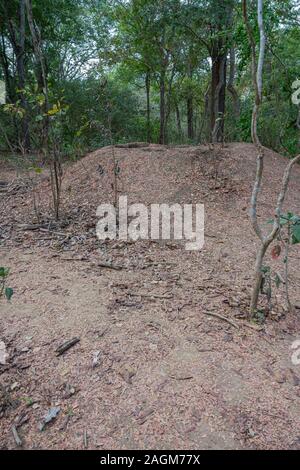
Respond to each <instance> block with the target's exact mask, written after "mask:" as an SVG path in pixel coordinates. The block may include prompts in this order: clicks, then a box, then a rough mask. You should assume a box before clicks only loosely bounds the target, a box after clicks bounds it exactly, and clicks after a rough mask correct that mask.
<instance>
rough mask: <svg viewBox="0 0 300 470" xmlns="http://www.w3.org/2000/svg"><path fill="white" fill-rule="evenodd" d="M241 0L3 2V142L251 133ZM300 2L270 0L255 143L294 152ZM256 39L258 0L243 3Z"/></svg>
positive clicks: (81, 144)
mask: <svg viewBox="0 0 300 470" xmlns="http://www.w3.org/2000/svg"><path fill="white" fill-rule="evenodd" d="M241 3H242V2H240V1H237V0H226V1H224V0H222V1H221V0H151V1H150V0H130V1H128V0H43V1H41V0H10V2H7V1H6V0H0V36H1V37H0V79H2V80H3V81H4V82H5V85H6V104H5V105H2V106H1V107H0V148H1V150H9V151H13V152H15V153H19V152H23V153H24V152H30V153H32V154H34V153H37V152H39V153H40V152H46V151H47V149H49V148H51V149H52V151H53V149H54V150H55V151H59V152H60V153H62V154H63V155H69V156H70V157H76V156H77V155H79V154H82V153H83V152H85V151H86V150H89V149H93V148H96V147H99V146H103V145H107V144H108V143H110V142H123V141H135V140H144V141H145V140H147V141H151V142H160V143H198V142H207V141H211V140H214V141H222V140H228V141H233V140H243V141H249V140H250V139H251V135H250V122H251V113H252V104H253V88H252V82H251V46H250V44H249V38H248V36H247V31H246V28H245V25H244V22H243V14H242V5H241ZM297 3H298V2H297V1H296V0H268V1H267V2H265V7H264V8H265V29H266V36H267V48H266V57H265V68H264V97H265V99H264V103H263V106H262V110H261V114H260V122H259V134H260V136H261V140H262V143H263V144H265V145H266V146H269V147H271V148H273V149H276V150H280V151H282V152H288V153H289V154H291V155H293V154H295V153H296V152H297V145H298V132H299V130H298V127H297V126H298V125H299V118H298V111H299V110H298V108H297V106H295V105H293V104H292V102H291V93H292V88H291V87H292V83H293V82H294V81H295V80H296V79H297V78H298V77H297V73H299V66H300V49H299V42H300V29H299V23H298V21H299V10H298V8H297ZM248 11H249V13H248V14H249V20H250V23H251V26H252V30H253V34H254V38H255V41H256V43H257V44H258V39H259V34H258V28H257V22H256V2H252V1H248Z"/></svg>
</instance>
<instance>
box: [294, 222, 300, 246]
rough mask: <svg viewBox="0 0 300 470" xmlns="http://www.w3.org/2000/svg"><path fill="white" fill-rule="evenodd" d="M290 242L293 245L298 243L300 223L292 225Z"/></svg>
mask: <svg viewBox="0 0 300 470" xmlns="http://www.w3.org/2000/svg"><path fill="white" fill-rule="evenodd" d="M292 243H293V245H296V244H297V243H300V224H295V225H293V226H292Z"/></svg>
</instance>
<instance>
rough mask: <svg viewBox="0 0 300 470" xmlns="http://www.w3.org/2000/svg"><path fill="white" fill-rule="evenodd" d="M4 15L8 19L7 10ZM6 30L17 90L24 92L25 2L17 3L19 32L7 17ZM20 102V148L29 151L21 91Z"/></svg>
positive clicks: (28, 133) (26, 115) (27, 129)
mask: <svg viewBox="0 0 300 470" xmlns="http://www.w3.org/2000/svg"><path fill="white" fill-rule="evenodd" d="M5 14H6V16H7V17H8V13H7V10H5ZM8 30H9V36H10V42H11V45H12V48H13V51H14V54H15V56H16V68H17V75H18V89H19V90H24V88H25V84H26V80H25V65H24V55H25V0H20V2H19V31H18V34H16V31H15V25H14V23H13V21H12V20H11V18H9V17H8ZM19 97H20V102H21V106H22V108H23V109H24V110H25V113H24V116H23V118H22V123H21V138H20V146H21V150H22V151H25V152H27V151H29V150H30V131H29V116H28V103H27V100H26V96H25V94H24V92H23V91H20V93H19Z"/></svg>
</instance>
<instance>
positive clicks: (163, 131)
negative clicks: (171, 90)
mask: <svg viewBox="0 0 300 470" xmlns="http://www.w3.org/2000/svg"><path fill="white" fill-rule="evenodd" d="M165 77H166V71H165V69H164V68H163V69H162V70H161V72H160V80H159V91H160V128H159V144H162V145H164V144H165V138H166V129H165V126H166V103H165V88H166V83H165Z"/></svg>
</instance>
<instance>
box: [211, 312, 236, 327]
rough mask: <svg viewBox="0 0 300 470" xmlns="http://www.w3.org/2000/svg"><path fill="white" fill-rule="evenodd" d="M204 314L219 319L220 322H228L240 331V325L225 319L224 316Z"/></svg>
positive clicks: (212, 313)
mask: <svg viewBox="0 0 300 470" xmlns="http://www.w3.org/2000/svg"><path fill="white" fill-rule="evenodd" d="M203 313H205V315H209V316H211V317H215V318H219V319H220V320H223V321H226V322H227V323H229V324H230V325H231V326H233V327H234V328H236V329H237V330H238V329H239V325H238V324H237V323H235V322H234V321H232V320H230V319H229V318H226V317H224V316H223V315H220V314H219V313H214V312H203Z"/></svg>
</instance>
